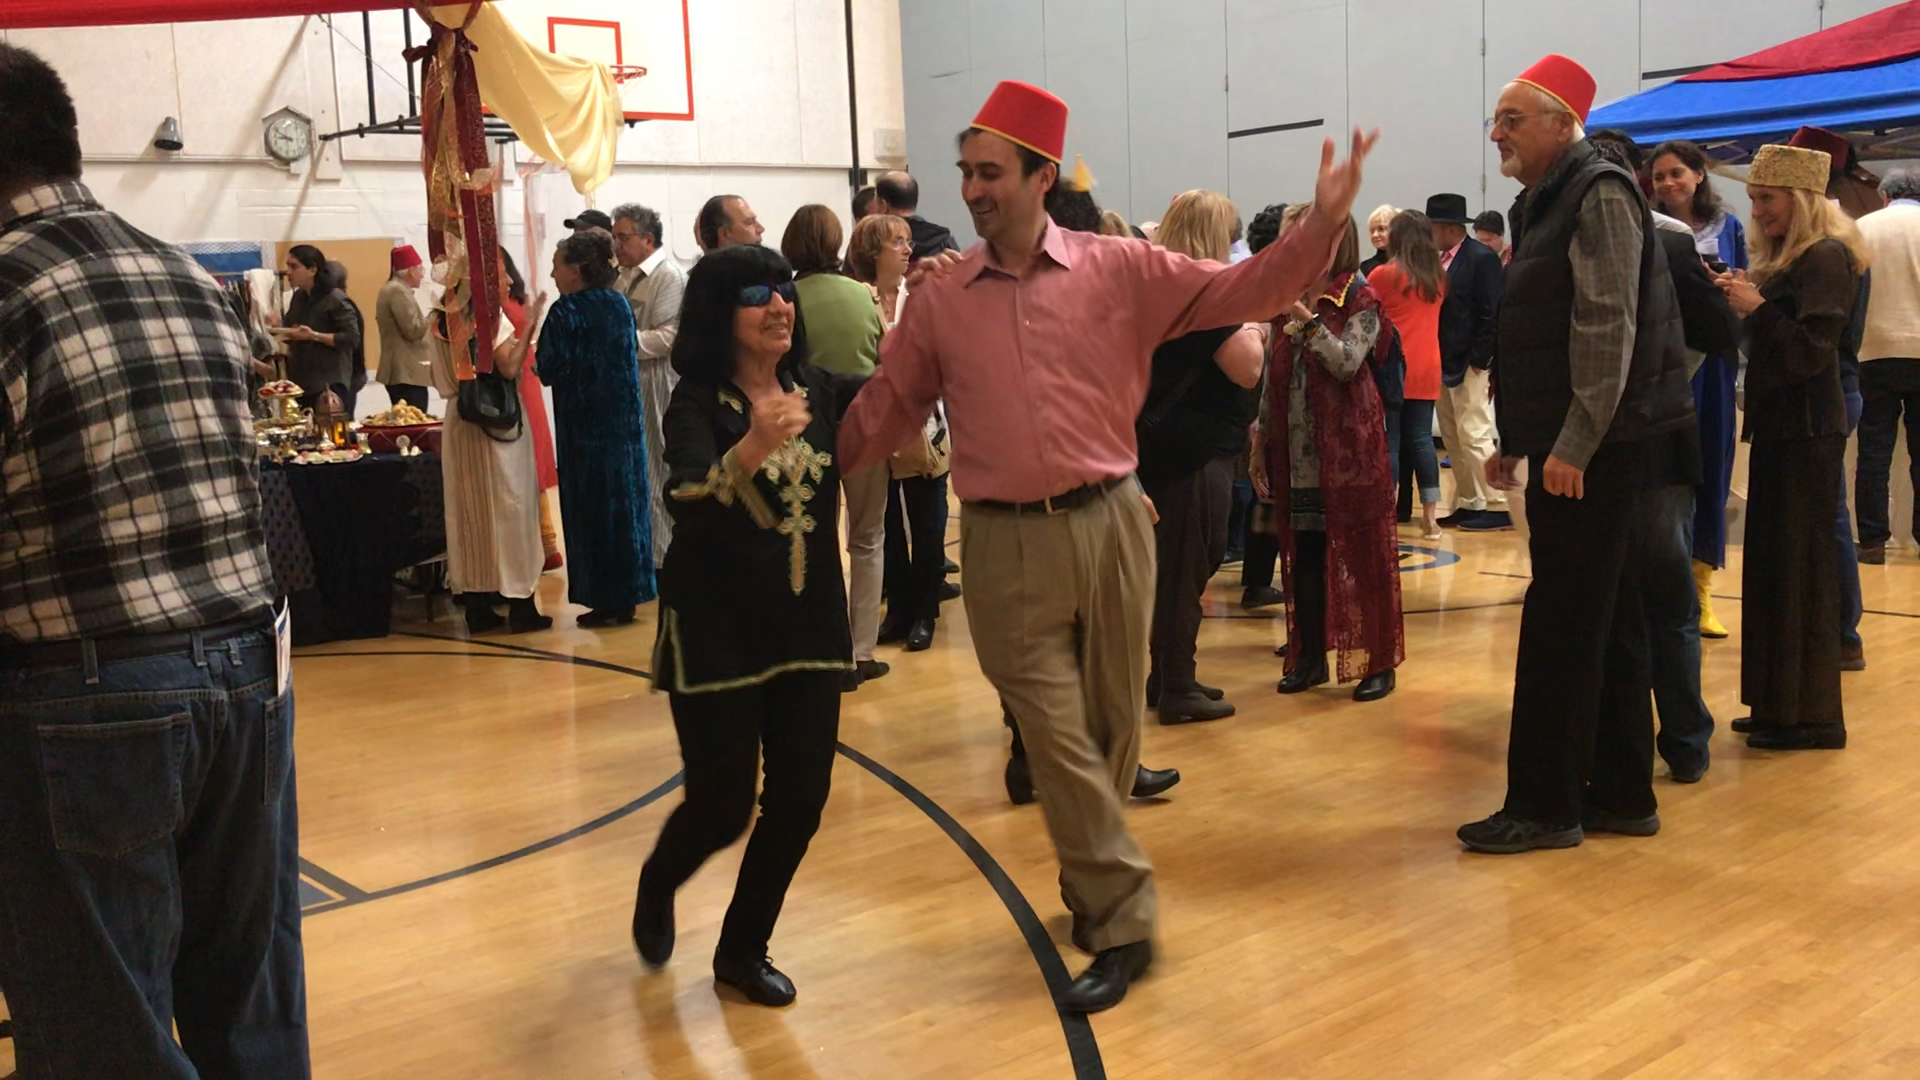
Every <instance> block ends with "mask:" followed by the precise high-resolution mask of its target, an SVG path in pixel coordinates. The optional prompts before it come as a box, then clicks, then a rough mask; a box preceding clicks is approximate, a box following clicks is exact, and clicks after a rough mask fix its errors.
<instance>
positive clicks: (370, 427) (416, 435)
mask: <svg viewBox="0 0 1920 1080" xmlns="http://www.w3.org/2000/svg"><path fill="white" fill-rule="evenodd" d="M360 434H361V435H362V436H363V437H364V438H365V439H366V441H367V445H368V446H369V447H371V448H372V449H373V450H375V451H376V452H379V453H392V452H394V451H398V452H399V453H400V454H402V455H403V456H407V457H412V456H415V455H418V454H420V453H421V452H422V451H426V450H433V451H438V450H439V449H440V421H439V420H438V419H436V418H434V417H432V416H429V415H427V414H426V413H424V412H421V411H420V410H419V409H416V408H414V407H413V406H412V405H410V404H408V403H406V402H404V401H402V402H400V403H399V404H397V405H395V406H394V407H393V408H391V409H388V410H387V411H386V412H382V413H375V414H374V415H372V416H370V417H368V418H367V419H366V420H364V421H362V422H361V424H360Z"/></svg>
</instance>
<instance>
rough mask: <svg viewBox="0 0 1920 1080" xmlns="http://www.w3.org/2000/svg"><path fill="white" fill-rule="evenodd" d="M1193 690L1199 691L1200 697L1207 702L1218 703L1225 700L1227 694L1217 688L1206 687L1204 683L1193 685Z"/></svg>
mask: <svg viewBox="0 0 1920 1080" xmlns="http://www.w3.org/2000/svg"><path fill="white" fill-rule="evenodd" d="M1193 688H1194V689H1195V690H1198V691H1200V695H1201V696H1202V697H1204V698H1206V699H1207V700H1208V701H1220V700H1223V699H1224V698H1226V696H1227V692H1226V691H1225V690H1222V689H1220V688H1219V687H1217V686H1208V685H1207V684H1206V683H1203V682H1197V683H1194V684H1193Z"/></svg>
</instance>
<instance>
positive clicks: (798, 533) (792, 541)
mask: <svg viewBox="0 0 1920 1080" xmlns="http://www.w3.org/2000/svg"><path fill="white" fill-rule="evenodd" d="M832 464H833V455H832V454H829V453H827V452H826V451H824V450H816V449H814V448H813V446H812V445H811V444H809V443H808V442H807V441H806V440H805V439H802V438H800V437H799V436H797V435H796V436H794V437H793V438H790V439H788V440H787V441H786V442H783V443H781V444H780V445H779V447H777V448H776V449H775V450H774V452H773V453H771V454H768V455H767V460H766V461H764V462H762V463H761V465H760V468H761V470H762V471H763V472H765V473H766V474H767V479H768V480H770V481H772V482H773V483H775V484H778V485H780V501H781V502H782V503H785V504H786V507H787V516H786V518H785V519H784V520H782V521H781V522H780V525H779V532H780V535H782V536H784V537H786V538H787V545H788V546H787V579H788V585H789V586H790V587H791V588H792V589H793V595H795V596H799V595H800V593H801V591H802V590H804V589H805V588H806V587H807V534H808V533H810V532H812V531H813V530H814V528H815V527H816V526H817V525H818V524H819V523H818V522H817V521H815V520H814V517H813V515H812V514H809V513H807V504H808V503H809V502H812V501H813V496H814V494H815V492H814V489H813V487H812V485H811V484H809V483H808V482H807V481H809V480H811V481H812V482H813V483H814V484H817V483H819V482H820V480H821V478H822V477H823V476H824V475H825V471H824V470H825V469H826V468H827V466H829V465H832Z"/></svg>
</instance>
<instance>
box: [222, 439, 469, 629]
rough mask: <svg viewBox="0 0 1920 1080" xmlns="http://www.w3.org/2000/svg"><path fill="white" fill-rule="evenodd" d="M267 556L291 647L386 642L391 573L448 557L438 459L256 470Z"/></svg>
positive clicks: (390, 457)
mask: <svg viewBox="0 0 1920 1080" xmlns="http://www.w3.org/2000/svg"><path fill="white" fill-rule="evenodd" d="M260 495H261V503H262V507H263V511H264V525H265V528H266V534H267V555H268V557H269V559H271V561H272V563H273V576H274V581H275V584H276V585H277V586H278V588H279V591H280V592H281V593H282V594H283V595H285V596H286V597H287V598H288V600H289V602H290V603H291V605H292V608H293V640H294V643H295V644H297V645H313V644H318V643H320V642H325V641H338V640H342V639H346V638H367V637H385V636H386V635H387V633H388V631H389V630H390V629H391V626H392V613H393V592H394V575H395V574H396V573H398V572H399V571H400V570H402V569H404V568H406V567H409V566H413V565H415V564H418V563H421V562H425V561H427V560H429V559H432V558H435V557H437V556H439V555H442V554H444V553H445V552H446V550H447V532H446V514H445V510H444V508H443V505H442V501H441V499H442V496H441V489H440V458H439V455H437V454H423V455H421V456H419V457H410V458H402V457H400V456H399V455H398V454H374V455H371V456H369V457H365V458H362V459H361V460H359V461H356V462H353V463H352V464H340V465H285V466H282V465H274V464H263V465H262V466H261V467H260Z"/></svg>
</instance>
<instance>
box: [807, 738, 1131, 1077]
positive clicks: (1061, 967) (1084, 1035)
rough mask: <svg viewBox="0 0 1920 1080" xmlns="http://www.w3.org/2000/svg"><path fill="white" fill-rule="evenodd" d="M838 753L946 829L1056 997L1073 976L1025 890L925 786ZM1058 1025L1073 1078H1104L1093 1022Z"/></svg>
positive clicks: (1066, 1017)
mask: <svg viewBox="0 0 1920 1080" xmlns="http://www.w3.org/2000/svg"><path fill="white" fill-rule="evenodd" d="M839 751H840V756H841V757H844V758H846V759H847V760H848V761H851V762H853V763H854V764H855V765H858V766H860V767H861V768H863V769H865V770H867V771H868V772H870V773H872V774H873V775H874V776H876V777H878V778H879V779H880V781H881V782H882V783H884V784H886V785H887V786H888V787H890V788H892V789H893V790H895V791H897V792H899V793H900V795H901V797H902V798H904V799H906V800H907V801H908V802H910V803H912V804H913V805H914V806H915V807H916V808H918V809H919V811H920V812H921V813H923V814H925V815H926V816H927V817H928V818H929V819H931V820H932V821H933V823H934V824H935V825H938V826H939V827H940V830H941V831H942V832H944V833H946V834H947V838H948V839H949V840H952V841H953V842H954V844H955V845H956V846H958V847H959V848H960V850H961V851H962V852H964V853H965V854H966V856H967V858H969V859H971V860H973V865H974V868H975V869H977V870H979V871H980V876H982V877H984V878H986V879H987V884H989V885H991V886H993V891H994V893H995V895H997V896H999V898H1000V902H1001V903H1002V904H1004V905H1006V908H1007V914H1009V915H1011V916H1013V922H1014V925H1015V926H1017V927H1019V929H1020V936H1021V937H1022V938H1025V939H1026V942H1027V948H1028V950H1029V951H1031V952H1032V953H1033V960H1034V963H1036V964H1038V965H1039V966H1040V976H1041V978H1042V979H1044V980H1045V981H1046V984H1047V993H1048V995H1049V996H1050V997H1051V998H1053V999H1055V1000H1057V999H1058V998H1059V996H1060V994H1061V993H1063V992H1064V991H1065V990H1066V989H1067V986H1068V984H1070V983H1071V982H1072V981H1073V979H1072V977H1071V976H1069V975H1068V974H1067V965H1066V962H1065V961H1063V960H1061V959H1060V950H1059V949H1057V948H1055V947H1054V944H1053V938H1052V937H1050V936H1049V935H1048V934H1047V928H1046V926H1045V924H1043V923H1042V922H1041V921H1040V916H1039V915H1038V914H1036V913H1035V912H1034V910H1033V905H1032V904H1030V903H1028V902H1027V897H1026V894H1024V893H1022V892H1021V891H1020V887H1019V886H1018V885H1015V884H1014V883H1013V879H1012V878H1011V877H1008V876H1007V872H1006V870H1005V869H1004V868H1002V867H1001V865H1000V863H999V862H998V860H996V859H994V857H993V856H992V854H990V853H989V852H988V851H987V849H986V848H985V847H984V846H982V845H981V843H980V841H979V840H976V839H975V838H974V836H973V834H972V833H970V832H968V831H967V829H966V826H964V825H962V824H960V822H958V821H956V820H955V819H954V817H953V815H952V814H949V813H947V811H946V810H945V809H944V808H942V807H941V806H940V804H939V803H936V802H934V801H933V799H932V798H931V797H929V796H928V795H927V793H926V792H924V791H921V790H920V789H919V788H917V787H914V786H913V785H912V784H910V783H908V782H907V781H906V780H903V779H901V777H900V776H899V775H898V774H896V773H894V772H893V771H892V770H891V769H888V768H887V767H886V766H884V765H882V764H880V763H879V762H877V761H875V760H873V759H872V758H870V757H868V756H867V755H865V754H863V753H861V752H860V751H858V750H855V749H854V748H853V747H851V746H848V745H847V744H845V743H841V744H840V745H839ZM1060 1027H1061V1030H1062V1031H1063V1032H1064V1033H1065V1035H1066V1038H1067V1055H1068V1057H1069V1058H1071V1059H1072V1061H1073V1075H1074V1077H1075V1078H1076V1080H1105V1077H1106V1075H1107V1069H1106V1066H1105V1064H1103V1063H1102V1061H1101V1059H1100V1044H1099V1043H1098V1041H1096V1040H1095V1038H1094V1035H1093V1024H1092V1023H1091V1022H1089V1021H1088V1020H1087V1018H1086V1017H1085V1016H1084V1015H1082V1014H1079V1013H1067V1012H1062V1013H1060Z"/></svg>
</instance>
